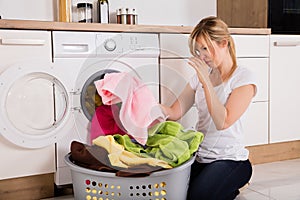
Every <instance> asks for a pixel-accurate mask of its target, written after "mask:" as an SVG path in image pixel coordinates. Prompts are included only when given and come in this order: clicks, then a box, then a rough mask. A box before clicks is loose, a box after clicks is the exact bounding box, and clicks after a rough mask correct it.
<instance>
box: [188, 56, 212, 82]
mask: <svg viewBox="0 0 300 200" xmlns="http://www.w3.org/2000/svg"><path fill="white" fill-rule="evenodd" d="M188 64H189V65H190V66H192V67H193V68H194V69H195V71H196V73H197V76H198V79H199V81H200V83H202V85H204V84H206V82H207V81H209V80H210V79H209V73H210V71H211V68H210V67H209V66H208V65H207V64H206V63H205V62H204V61H203V60H201V59H200V58H197V57H191V58H190V59H189V62H188Z"/></svg>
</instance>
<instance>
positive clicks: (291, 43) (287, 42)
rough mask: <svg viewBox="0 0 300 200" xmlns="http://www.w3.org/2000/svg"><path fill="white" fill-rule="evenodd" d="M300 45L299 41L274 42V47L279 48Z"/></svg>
mask: <svg viewBox="0 0 300 200" xmlns="http://www.w3.org/2000/svg"><path fill="white" fill-rule="evenodd" d="M299 44H300V42H299V41H277V42H274V46H277V47H295V46H298V45H299Z"/></svg>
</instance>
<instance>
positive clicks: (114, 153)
mask: <svg viewBox="0 0 300 200" xmlns="http://www.w3.org/2000/svg"><path fill="white" fill-rule="evenodd" d="M93 144H94V145H97V146H100V147H103V148H104V149H106V150H107V152H108V158H109V160H110V163H111V165H113V166H116V167H122V168H129V167H130V166H135V165H141V164H148V165H151V166H160V167H162V168H166V169H169V168H172V167H171V166H170V165H169V164H168V163H167V162H165V161H162V160H159V159H156V158H143V157H140V156H137V155H135V154H133V153H131V152H129V151H126V150H125V149H124V146H122V145H120V144H118V143H117V142H115V139H114V137H113V136H112V135H106V136H99V137H97V138H96V139H94V140H93Z"/></svg>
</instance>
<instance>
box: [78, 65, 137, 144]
mask: <svg viewBox="0 0 300 200" xmlns="http://www.w3.org/2000/svg"><path fill="white" fill-rule="evenodd" d="M118 72H128V73H131V74H133V75H135V76H137V77H139V75H138V74H137V72H136V71H135V70H133V68H132V67H131V66H130V65H129V64H127V63H125V62H122V61H120V60H113V61H112V60H101V61H98V62H95V63H94V64H91V65H89V66H85V67H83V68H82V70H81V72H80V73H79V77H78V78H77V81H76V84H77V85H76V91H78V92H77V95H74V97H73V101H74V103H73V105H74V106H75V107H78V112H76V113H75V114H74V117H75V126H76V129H77V132H78V135H79V138H80V139H81V140H82V141H87V142H88V141H90V138H89V133H90V128H91V127H90V125H91V121H92V118H93V116H94V114H95V110H96V109H97V107H99V106H101V105H103V104H102V99H101V97H100V96H99V94H98V93H97V90H96V87H95V85H94V82H95V81H97V80H100V79H103V78H104V76H105V74H107V73H118ZM116 121H118V120H117V119H116Z"/></svg>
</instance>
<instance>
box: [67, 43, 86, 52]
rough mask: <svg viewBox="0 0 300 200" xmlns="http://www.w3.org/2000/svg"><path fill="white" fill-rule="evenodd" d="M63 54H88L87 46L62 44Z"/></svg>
mask: <svg viewBox="0 0 300 200" xmlns="http://www.w3.org/2000/svg"><path fill="white" fill-rule="evenodd" d="M62 46H63V49H64V51H65V52H88V51H89V45H88V44H62Z"/></svg>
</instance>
